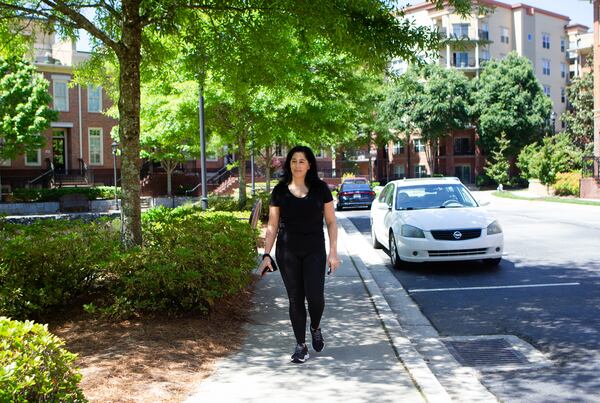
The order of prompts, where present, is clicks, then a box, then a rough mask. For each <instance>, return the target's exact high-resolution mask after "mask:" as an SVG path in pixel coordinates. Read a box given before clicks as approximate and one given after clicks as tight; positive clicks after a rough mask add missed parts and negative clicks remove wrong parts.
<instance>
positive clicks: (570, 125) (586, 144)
mask: <svg viewBox="0 0 600 403" xmlns="http://www.w3.org/2000/svg"><path fill="white" fill-rule="evenodd" d="M592 66H593V63H592V62H591V61H588V67H589V68H590V71H589V72H586V73H584V74H583V75H582V76H580V77H575V78H573V80H572V81H571V84H570V85H569V86H568V87H567V100H568V102H569V109H567V111H566V112H565V113H564V114H563V115H562V119H563V121H564V122H565V123H566V129H565V132H566V133H567V134H568V135H569V137H570V138H571V140H572V141H573V143H574V144H575V145H576V146H577V147H579V148H580V149H581V150H582V151H585V154H586V155H590V156H591V155H592V153H593V149H592V148H593V142H594V74H592V71H591V70H592Z"/></svg>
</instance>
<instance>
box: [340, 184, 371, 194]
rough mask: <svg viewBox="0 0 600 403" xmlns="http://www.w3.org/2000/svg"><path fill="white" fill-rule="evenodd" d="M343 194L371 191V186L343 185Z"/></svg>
mask: <svg viewBox="0 0 600 403" xmlns="http://www.w3.org/2000/svg"><path fill="white" fill-rule="evenodd" d="M342 191H344V192H357V191H367V192H369V191H371V186H369V185H368V184H366V183H344V184H343V185H342Z"/></svg>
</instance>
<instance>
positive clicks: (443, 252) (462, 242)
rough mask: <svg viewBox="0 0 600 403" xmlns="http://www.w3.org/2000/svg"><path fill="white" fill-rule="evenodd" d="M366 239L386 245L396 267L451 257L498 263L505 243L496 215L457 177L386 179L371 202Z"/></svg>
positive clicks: (451, 258) (445, 259)
mask: <svg viewBox="0 0 600 403" xmlns="http://www.w3.org/2000/svg"><path fill="white" fill-rule="evenodd" d="M371 242H372V244H373V247H374V248H381V247H382V246H383V245H385V246H388V248H389V252H390V258H391V260H392V264H393V265H394V267H396V268H400V267H402V263H403V262H438V261H451V260H483V261H484V262H485V263H487V264H490V265H498V264H499V263H500V260H501V259H502V249H503V247H504V237H503V234H502V228H501V227H500V224H499V223H498V221H497V220H496V219H495V218H494V217H493V216H492V215H491V214H490V213H488V212H487V211H486V210H485V209H483V208H482V207H481V206H480V205H479V204H478V203H477V201H476V200H475V199H474V198H473V196H472V195H471V192H469V190H468V189H467V188H466V187H465V186H464V185H463V184H462V183H461V182H460V180H458V179H457V178H421V179H402V180H397V181H392V182H390V183H388V184H387V185H386V186H385V187H384V188H383V190H382V191H381V193H380V194H379V196H378V197H377V198H376V199H375V200H374V201H373V204H372V205H371Z"/></svg>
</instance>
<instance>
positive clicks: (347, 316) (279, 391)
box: [187, 225, 450, 403]
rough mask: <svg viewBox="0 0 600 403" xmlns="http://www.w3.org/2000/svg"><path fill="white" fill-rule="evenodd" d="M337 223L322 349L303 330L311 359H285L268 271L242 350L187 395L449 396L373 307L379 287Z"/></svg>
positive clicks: (282, 314)
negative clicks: (335, 264)
mask: <svg viewBox="0 0 600 403" xmlns="http://www.w3.org/2000/svg"><path fill="white" fill-rule="evenodd" d="M338 227H339V232H340V234H339V237H338V238H339V239H338V252H339V253H340V258H341V259H342V260H343V263H342V267H341V268H340V269H339V270H338V271H337V272H336V273H335V275H332V276H327V278H326V284H325V294H326V306H325V313H324V315H323V320H322V323H321V327H322V329H323V336H324V338H325V343H326V345H325V349H324V350H323V351H322V352H321V353H316V352H314V350H312V347H311V346H310V335H309V334H308V332H307V343H308V344H309V354H310V359H309V360H308V361H307V362H306V363H304V364H293V363H291V362H290V355H291V354H292V352H293V349H294V345H295V341H294V335H293V332H292V328H291V324H290V321H289V316H288V302H287V297H286V293H285V289H284V286H283V282H282V280H281V276H280V275H279V273H272V274H268V275H267V276H266V277H265V278H263V279H262V280H261V281H260V282H259V283H258V284H257V287H256V293H255V299H254V302H255V305H254V309H253V312H252V322H251V323H249V324H247V325H246V330H247V332H248V336H247V338H246V340H245V342H244V344H243V346H242V348H241V350H240V351H239V352H237V353H236V354H233V355H231V356H230V357H228V358H226V359H224V360H222V361H220V362H219V363H218V364H217V367H216V370H215V372H214V373H213V374H212V375H211V376H210V377H209V378H207V379H206V380H205V381H204V382H202V383H201V384H200V385H199V388H198V389H197V391H196V392H194V393H193V394H192V395H191V396H190V397H189V398H188V399H187V402H216V401H219V402H281V401H286V402H308V401H310V402H314V401H318V402H321V401H326V402H342V401H343V402H345V403H348V402H369V401H377V402H397V401H402V402H422V401H431V402H434V401H435V402H445V401H450V398H449V396H448V394H447V393H446V391H445V390H444V388H443V387H442V386H441V385H440V383H439V382H438V380H437V379H436V378H435V376H434V375H433V374H432V373H431V371H430V370H429V368H428V367H427V365H426V364H425V362H424V361H423V359H422V358H421V357H420V356H419V355H418V354H417V353H416V351H415V350H414V349H413V348H412V346H411V345H410V341H409V340H408V339H407V338H406V337H404V335H403V334H402V329H401V328H400V326H399V324H398V323H397V321H396V322H395V325H394V323H393V322H394V321H395V319H394V318H390V317H389V314H388V313H385V312H383V313H382V312H380V311H381V309H380V308H377V307H378V306H381V305H378V304H377V303H376V301H375V299H377V298H381V297H380V295H381V293H380V292H379V294H378V291H377V288H376V287H377V285H376V284H375V282H374V281H373V279H372V278H370V279H369V278H365V273H364V268H363V269H359V267H358V266H357V265H356V263H355V262H354V260H353V259H352V258H351V257H350V256H352V255H354V254H356V253H360V251H352V252H350V251H348V250H347V248H349V247H350V246H349V245H350V244H351V242H350V240H349V237H348V235H347V233H346V231H345V230H344V226H343V225H339V226H338ZM355 258H356V256H354V259H355ZM359 265H360V264H359ZM360 270H363V274H362V276H361V273H360ZM367 276H368V274H367ZM373 287H375V288H373ZM374 294H378V295H379V296H378V295H374ZM379 302H381V301H379ZM382 315H388V317H387V318H384V317H382ZM390 320H391V322H390ZM390 323H392V325H391V326H390Z"/></svg>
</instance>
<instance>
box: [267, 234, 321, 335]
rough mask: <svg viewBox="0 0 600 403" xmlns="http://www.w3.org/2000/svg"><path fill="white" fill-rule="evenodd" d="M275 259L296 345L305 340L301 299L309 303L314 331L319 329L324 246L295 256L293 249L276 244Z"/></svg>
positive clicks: (304, 323) (303, 311)
mask: <svg viewBox="0 0 600 403" xmlns="http://www.w3.org/2000/svg"><path fill="white" fill-rule="evenodd" d="M275 256H276V258H277V264H278V265H279V269H280V271H281V277H282V278H283V283H284V284H285V288H286V290H287V294H288V299H289V301H290V320H291V321H292V327H293V329H294V336H296V342H297V343H298V344H302V343H304V342H305V341H306V306H305V305H304V300H305V299H306V300H307V301H308V313H309V314H310V321H311V326H312V327H313V328H314V329H316V328H318V327H319V323H320V322H321V316H323V309H324V308H325V295H324V289H325V263H326V260H327V257H326V253H325V243H324V242H323V244H322V246H321V247H319V248H314V249H312V250H310V251H308V252H304V253H298V251H295V250H293V248H292V247H286V243H284V242H281V243H280V242H278V243H277V250H276V254H275Z"/></svg>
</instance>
